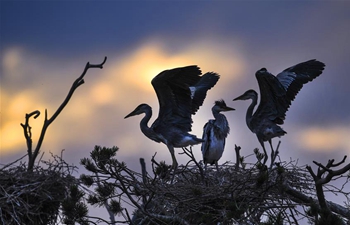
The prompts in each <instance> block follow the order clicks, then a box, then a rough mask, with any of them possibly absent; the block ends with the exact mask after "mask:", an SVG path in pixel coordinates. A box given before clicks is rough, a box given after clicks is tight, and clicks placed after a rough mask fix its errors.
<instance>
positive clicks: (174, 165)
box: [168, 145, 178, 171]
mask: <svg viewBox="0 0 350 225" xmlns="http://www.w3.org/2000/svg"><path fill="white" fill-rule="evenodd" d="M168 149H169V151H170V154H171V158H172V160H173V164H172V166H171V167H172V169H174V171H175V170H176V168H177V165H178V164H177V160H176V158H175V151H174V147H173V146H172V145H168Z"/></svg>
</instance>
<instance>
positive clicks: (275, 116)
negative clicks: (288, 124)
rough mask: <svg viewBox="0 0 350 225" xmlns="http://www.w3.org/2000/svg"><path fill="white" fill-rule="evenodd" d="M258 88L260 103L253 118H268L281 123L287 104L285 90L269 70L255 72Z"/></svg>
mask: <svg viewBox="0 0 350 225" xmlns="http://www.w3.org/2000/svg"><path fill="white" fill-rule="evenodd" d="M256 79H257V80H258V84H259V89H260V96H261V97H260V104H259V106H258V109H257V110H256V112H255V113H254V118H256V119H262V118H268V119H270V120H271V121H274V122H275V123H277V124H283V120H284V119H285V113H286V111H287V108H288V106H287V105H288V104H287V102H286V101H285V99H284V96H285V95H286V91H285V89H284V88H283V86H282V84H281V83H280V82H279V80H278V79H277V78H276V77H275V76H274V75H272V74H270V73H269V72H267V71H266V72H260V73H257V74H256Z"/></svg>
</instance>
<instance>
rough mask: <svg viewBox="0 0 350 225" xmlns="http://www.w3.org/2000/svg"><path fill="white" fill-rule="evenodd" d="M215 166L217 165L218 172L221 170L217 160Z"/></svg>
mask: <svg viewBox="0 0 350 225" xmlns="http://www.w3.org/2000/svg"><path fill="white" fill-rule="evenodd" d="M215 166H216V171H218V172H219V166H218V161H215Z"/></svg>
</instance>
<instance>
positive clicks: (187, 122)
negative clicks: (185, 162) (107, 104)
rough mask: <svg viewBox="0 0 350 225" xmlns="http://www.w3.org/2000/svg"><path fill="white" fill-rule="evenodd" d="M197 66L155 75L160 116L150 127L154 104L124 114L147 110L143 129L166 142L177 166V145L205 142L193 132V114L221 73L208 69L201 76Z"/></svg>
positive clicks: (144, 132) (143, 120) (183, 145)
mask: <svg viewBox="0 0 350 225" xmlns="http://www.w3.org/2000/svg"><path fill="white" fill-rule="evenodd" d="M201 74H202V73H201V70H200V69H199V67H198V66H186V67H180V68H175V69H171V70H165V71H163V72H161V73H160V74H158V75H157V76H156V77H154V78H153V79H152V82H151V83H152V85H153V88H154V90H155V92H156V94H157V97H158V102H159V114H158V118H157V119H156V120H155V121H154V122H153V124H152V125H151V127H149V126H148V122H149V120H150V118H151V117H152V108H151V107H150V106H149V105H147V104H145V103H143V104H140V105H139V106H137V107H136V109H135V110H134V111H132V112H131V113H129V114H128V115H127V116H125V118H128V117H130V116H135V115H139V114H142V113H145V116H144V117H143V118H142V119H141V122H140V128H141V131H142V133H143V134H144V135H145V136H146V137H148V138H149V139H151V140H153V141H156V142H162V143H164V144H165V145H166V146H167V147H168V149H169V151H170V154H171V158H172V161H173V162H172V168H173V169H176V168H177V165H178V163H177V160H176V157H175V153H174V148H181V147H187V146H192V145H196V144H199V143H202V142H203V140H202V139H200V138H197V137H196V136H195V135H193V134H190V133H189V132H190V131H191V128H192V122H193V121H192V115H194V114H195V113H196V112H197V111H198V109H199V107H200V106H201V105H202V104H203V101H204V99H205V97H206V94H207V91H208V90H209V89H211V88H212V87H214V85H215V84H216V83H217V81H218V80H219V75H218V74H216V73H213V72H208V73H206V74H204V75H202V76H201Z"/></svg>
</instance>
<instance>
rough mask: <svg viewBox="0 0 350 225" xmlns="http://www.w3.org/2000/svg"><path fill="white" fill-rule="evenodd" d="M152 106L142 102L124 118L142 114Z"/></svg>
mask: <svg viewBox="0 0 350 225" xmlns="http://www.w3.org/2000/svg"><path fill="white" fill-rule="evenodd" d="M150 109H151V107H150V106H149V105H147V104H144V103H143V104H140V105H139V106H137V107H136V108H135V109H134V111H132V112H131V113H129V114H128V115H126V116H125V117H124V119H126V118H128V117H131V116H136V115H140V114H142V113H145V112H147V111H148V110H150Z"/></svg>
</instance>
